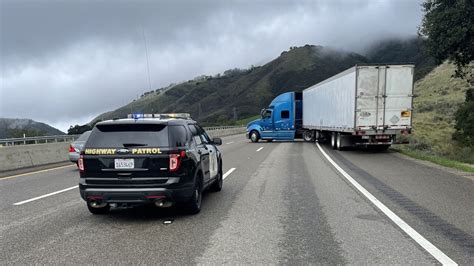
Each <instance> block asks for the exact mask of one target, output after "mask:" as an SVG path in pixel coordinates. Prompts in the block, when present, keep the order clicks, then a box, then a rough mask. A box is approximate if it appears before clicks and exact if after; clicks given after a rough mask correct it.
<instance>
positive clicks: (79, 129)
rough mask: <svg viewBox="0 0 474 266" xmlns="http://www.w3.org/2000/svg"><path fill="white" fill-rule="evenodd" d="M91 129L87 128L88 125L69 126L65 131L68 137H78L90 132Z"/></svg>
mask: <svg viewBox="0 0 474 266" xmlns="http://www.w3.org/2000/svg"><path fill="white" fill-rule="evenodd" d="M91 129H92V127H91V126H89V124H85V125H82V126H80V125H75V126H72V125H71V126H70V127H69V129H68V130H67V134H68V135H79V134H82V133H84V132H86V131H88V130H91Z"/></svg>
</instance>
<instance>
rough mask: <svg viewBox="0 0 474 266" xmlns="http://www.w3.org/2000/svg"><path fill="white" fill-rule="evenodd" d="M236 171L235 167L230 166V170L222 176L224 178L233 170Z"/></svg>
mask: <svg viewBox="0 0 474 266" xmlns="http://www.w3.org/2000/svg"><path fill="white" fill-rule="evenodd" d="M234 171H235V168H230V169H229V171H227V172H225V174H224V175H223V176H222V179H226V177H228V176H229V175H230V174H232V172H234Z"/></svg>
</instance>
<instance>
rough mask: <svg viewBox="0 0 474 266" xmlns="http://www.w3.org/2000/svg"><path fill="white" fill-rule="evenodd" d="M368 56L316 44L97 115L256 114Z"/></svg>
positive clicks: (216, 120) (220, 120)
mask: <svg viewBox="0 0 474 266" xmlns="http://www.w3.org/2000/svg"><path fill="white" fill-rule="evenodd" d="M365 62H366V59H365V58H364V57H363V56H361V55H358V54H355V53H344V52H338V51H332V50H330V49H326V48H323V47H320V46H312V45H306V46H304V47H299V48H291V49H290V50H289V51H285V52H283V53H282V54H281V55H280V56H279V57H278V58H276V59H275V60H273V61H271V62H269V63H267V64H265V65H263V66H260V67H253V68H251V69H248V70H238V69H234V70H229V71H226V72H224V75H219V76H215V77H210V76H202V77H200V78H198V79H194V80H190V81H188V82H185V83H182V84H178V85H176V86H174V87H172V88H171V89H168V90H159V91H156V92H151V93H147V95H145V96H144V97H141V98H140V99H138V100H135V101H133V102H132V103H130V104H128V105H126V106H123V107H121V108H119V109H117V110H115V111H112V112H108V113H105V114H102V115H100V116H99V117H97V118H96V119H95V121H96V120H103V119H111V118H114V117H124V116H125V115H126V114H129V113H130V112H132V111H133V112H146V113H149V112H187V113H191V115H192V117H193V118H195V119H197V120H198V121H200V122H201V123H202V124H204V125H213V124H214V125H218V124H230V123H234V122H235V121H233V118H234V109H235V113H236V115H237V119H242V118H246V117H250V116H254V115H256V114H258V113H259V111H260V109H261V108H263V107H265V106H266V105H267V104H268V103H270V101H271V100H272V99H273V98H274V97H275V96H276V95H278V94H280V93H283V92H287V91H301V90H302V89H304V88H306V87H309V86H310V85H313V84H315V83H317V82H320V81H322V80H324V79H326V78H329V77H331V76H332V75H334V74H337V73H339V72H341V71H343V70H345V69H347V68H349V67H352V66H354V65H355V64H358V63H365Z"/></svg>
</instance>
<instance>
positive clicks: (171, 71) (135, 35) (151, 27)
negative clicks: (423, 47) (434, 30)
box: [0, 0, 422, 130]
mask: <svg viewBox="0 0 474 266" xmlns="http://www.w3.org/2000/svg"><path fill="white" fill-rule="evenodd" d="M0 1H1V8H0V12H1V16H0V17H1V21H0V22H1V23H0V25H1V26H0V29H1V36H0V37H1V42H0V44H1V47H0V49H1V78H0V86H1V88H0V97H1V98H0V117H25V118H32V119H35V120H39V121H44V122H47V123H51V124H53V125H56V126H59V127H60V128H61V129H63V130H65V129H66V128H67V127H68V126H69V125H70V124H76V123H84V122H88V121H89V120H90V119H91V118H92V117H94V116H96V115H98V114H99V113H101V112H104V111H107V110H111V109H114V108H116V107H119V106H121V105H123V104H125V103H127V102H129V101H130V100H131V99H133V98H135V97H137V95H139V94H141V93H143V92H144V91H148V80H147V75H146V56H145V48H144V41H143V31H144V32H145V34H146V39H147V44H148V50H149V51H148V52H149V59H150V71H151V83H152V88H153V89H156V88H159V87H162V86H166V85H168V84H169V83H172V82H179V81H182V80H188V79H191V78H193V77H194V76H197V75H200V74H216V73H219V72H223V71H224V70H225V69H228V68H233V67H248V66H250V65H252V64H259V63H263V62H266V61H268V60H270V59H272V58H274V57H276V56H278V55H279V53H280V52H281V51H282V50H285V49H288V47H289V46H299V45H304V44H307V43H308V44H319V45H325V46H332V47H334V48H338V49H345V50H350V51H358V52H362V51H363V50H364V49H365V48H366V47H367V46H368V45H370V44H371V43H372V42H374V41H377V40H380V39H383V38H387V37H404V36H410V35H414V34H416V28H417V26H418V25H419V23H420V21H421V16H422V13H421V7H420V1H411V0H393V1H388V0H387V1H368V0H367V1H350V0H347V1H342V0H341V1H329V0H328V1H298V2H293V1H270V0H269V1H231V2H224V1H188V2H185V1H170V2H164V1H138V2H137V1H52V2H51V1H10V0H8V1H5V0H0Z"/></svg>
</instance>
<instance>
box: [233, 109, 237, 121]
mask: <svg viewBox="0 0 474 266" xmlns="http://www.w3.org/2000/svg"><path fill="white" fill-rule="evenodd" d="M233 111H234V120H235V121H237V107H234V108H233Z"/></svg>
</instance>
